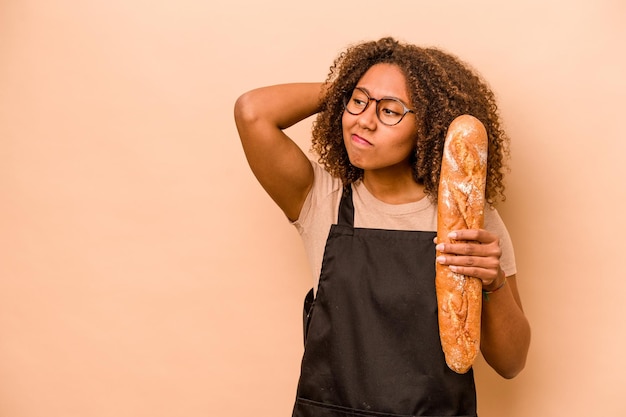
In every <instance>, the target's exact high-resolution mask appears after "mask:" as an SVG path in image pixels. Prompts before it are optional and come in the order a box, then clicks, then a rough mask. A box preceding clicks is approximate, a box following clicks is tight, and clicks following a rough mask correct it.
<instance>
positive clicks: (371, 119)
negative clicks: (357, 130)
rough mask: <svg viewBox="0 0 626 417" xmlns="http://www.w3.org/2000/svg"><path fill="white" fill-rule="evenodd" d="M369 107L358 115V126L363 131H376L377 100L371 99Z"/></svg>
mask: <svg viewBox="0 0 626 417" xmlns="http://www.w3.org/2000/svg"><path fill="white" fill-rule="evenodd" d="M370 100H371V101H370V103H369V106H367V108H366V109H365V111H363V113H361V114H359V115H357V124H358V125H359V126H360V127H362V128H363V129H368V130H374V129H376V123H377V122H378V116H377V115H376V104H377V103H376V100H374V99H370Z"/></svg>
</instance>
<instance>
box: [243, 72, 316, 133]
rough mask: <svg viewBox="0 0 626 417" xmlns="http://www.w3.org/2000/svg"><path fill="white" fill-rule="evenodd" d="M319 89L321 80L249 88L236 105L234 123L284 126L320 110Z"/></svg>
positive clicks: (279, 127)
mask: <svg viewBox="0 0 626 417" xmlns="http://www.w3.org/2000/svg"><path fill="white" fill-rule="evenodd" d="M322 88H323V84H322V83H292V84H279V85H273V86H268V87H261V88H257V89H255V90H251V91H249V92H247V93H245V94H243V95H242V96H241V97H239V99H238V100H237V102H236V104H235V121H236V123H237V126H238V127H239V128H240V129H242V128H245V126H246V125H250V124H256V123H267V124H270V125H272V126H275V127H276V128H278V129H281V130H282V129H286V128H288V127H290V126H292V125H294V124H296V123H298V122H299V121H301V120H304V119H306V118H307V117H309V116H312V115H314V114H315V113H317V112H318V111H319V108H320V104H321V99H322V94H323V90H322Z"/></svg>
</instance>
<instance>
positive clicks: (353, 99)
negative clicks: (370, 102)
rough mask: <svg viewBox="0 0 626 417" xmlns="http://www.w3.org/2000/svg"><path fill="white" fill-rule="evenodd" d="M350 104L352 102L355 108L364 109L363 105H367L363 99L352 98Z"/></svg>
mask: <svg viewBox="0 0 626 417" xmlns="http://www.w3.org/2000/svg"><path fill="white" fill-rule="evenodd" d="M352 102H353V103H354V104H355V105H356V106H359V107H364V106H365V104H367V101H365V100H363V99H361V98H358V97H352Z"/></svg>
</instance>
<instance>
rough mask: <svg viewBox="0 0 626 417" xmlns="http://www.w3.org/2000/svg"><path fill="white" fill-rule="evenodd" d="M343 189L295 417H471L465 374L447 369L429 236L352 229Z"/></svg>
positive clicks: (309, 316) (311, 308) (310, 310)
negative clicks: (440, 332)
mask: <svg viewBox="0 0 626 417" xmlns="http://www.w3.org/2000/svg"><path fill="white" fill-rule="evenodd" d="M353 224H354V207H353V203H352V191H351V188H350V187H346V188H344V192H343V196H342V198H341V203H340V207H339V219H338V222H337V224H335V225H332V226H331V229H330V233H329V237H328V240H327V242H326V248H325V251H324V258H323V261H322V272H321V275H320V281H319V287H318V291H317V295H316V297H315V300H313V291H312V290H311V291H310V292H309V294H308V295H307V299H306V301H305V316H304V332H305V351H304V356H303V359H302V367H301V373H300V380H299V382H298V390H297V397H296V403H295V406H294V411H293V417H346V416H364V417H365V416H375V417H387V416H389V417H391V416H393V417H398V416H401V417H405V416H406V417H408V416H431V417H434V416H475V415H476V390H475V386H474V377H473V373H472V370H471V369H470V371H469V372H467V373H466V374H463V375H459V374H457V373H455V372H453V371H452V370H450V369H449V368H448V366H447V365H446V363H445V359H444V356H443V351H442V348H441V342H440V340H439V328H438V322H437V299H436V294H435V245H434V244H433V238H434V237H435V236H436V233H435V232H419V231H406V230H382V229H364V228H354V226H353Z"/></svg>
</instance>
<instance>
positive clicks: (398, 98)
mask: <svg viewBox="0 0 626 417" xmlns="http://www.w3.org/2000/svg"><path fill="white" fill-rule="evenodd" d="M357 88H358V89H359V90H363V91H365V92H366V93H367V95H368V96H370V98H373V99H375V100H382V99H386V98H392V99H394V100H398V101H399V102H401V103H402V104H404V105H405V106H407V107H408V108H410V107H411V106H409V105H408V104H407V103H406V101H404V100H402V99H401V98H400V97H396V96H382V97H381V98H375V97H372V93H370V90H368V89H367V88H365V87H361V86H359V85H357V86H356V87H354V89H355V90H356V89H357Z"/></svg>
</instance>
